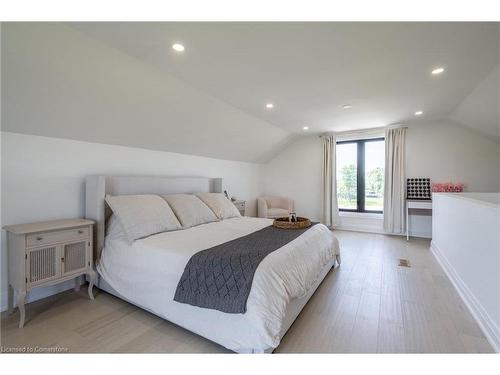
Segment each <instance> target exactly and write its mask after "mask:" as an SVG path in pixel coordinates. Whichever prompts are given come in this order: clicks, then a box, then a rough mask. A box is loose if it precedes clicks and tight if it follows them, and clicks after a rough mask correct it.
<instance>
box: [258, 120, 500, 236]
mask: <svg viewBox="0 0 500 375" xmlns="http://www.w3.org/2000/svg"><path fill="white" fill-rule="evenodd" d="M321 158H322V153H321V140H320V138H318V137H317V136H310V137H304V138H299V139H297V140H295V141H293V142H292V143H290V144H289V145H288V147H286V148H285V149H284V150H283V151H282V152H281V153H280V154H279V155H277V156H276V157H275V158H274V159H272V160H271V161H270V162H269V163H267V164H266V165H265V166H264V171H263V181H264V187H263V190H264V193H265V194H269V195H274V194H276V195H284V196H288V197H290V198H293V199H295V204H296V209H297V214H299V215H303V216H308V217H310V218H312V219H314V220H319V219H321V183H322V182H321V181H322V177H321ZM499 165H500V144H499V143H497V142H495V140H493V139H488V138H486V137H485V136H482V135H480V134H478V133H477V132H475V131H473V130H469V129H467V128H465V127H462V126H459V125H457V124H454V123H451V122H449V121H443V122H435V123H429V124H415V125H411V126H409V129H408V135H407V176H408V177H430V178H431V180H432V181H434V182H448V181H452V182H463V183H465V189H466V191H475V192H499V191H500V168H499ZM341 228H343V229H350V230H360V231H369V232H378V233H382V231H383V228H382V220H381V217H380V216H378V217H377V216H376V215H363V214H362V215H357V216H356V215H351V214H346V215H344V216H341ZM410 229H411V232H410V234H412V235H414V236H418V237H428V238H430V237H431V233H432V220H431V217H429V216H418V215H411V217H410Z"/></svg>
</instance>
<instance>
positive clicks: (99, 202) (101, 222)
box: [85, 176, 222, 262]
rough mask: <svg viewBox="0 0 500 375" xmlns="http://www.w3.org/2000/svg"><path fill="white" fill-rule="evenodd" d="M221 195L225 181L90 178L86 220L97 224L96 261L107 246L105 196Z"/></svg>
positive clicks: (157, 177) (203, 178) (166, 178)
mask: <svg viewBox="0 0 500 375" xmlns="http://www.w3.org/2000/svg"><path fill="white" fill-rule="evenodd" d="M198 192H212V193H222V178H208V177H162V176H88V177H87V178H86V180H85V217H86V218H87V219H92V220H95V221H96V226H95V229H94V244H95V245H94V261H95V262H97V261H98V260H99V258H100V256H101V251H102V249H103V247H104V236H105V230H106V219H107V218H108V217H109V216H110V214H111V212H110V211H109V208H108V207H107V205H106V204H105V201H104V198H105V197H106V194H111V195H131V194H158V195H166V194H181V193H185V194H191V193H198Z"/></svg>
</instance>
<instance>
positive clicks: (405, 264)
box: [399, 259, 411, 267]
mask: <svg viewBox="0 0 500 375" xmlns="http://www.w3.org/2000/svg"><path fill="white" fill-rule="evenodd" d="M399 266H400V267H411V266H410V261H409V260H408V259H400V260H399Z"/></svg>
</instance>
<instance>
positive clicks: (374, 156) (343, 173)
mask: <svg viewBox="0 0 500 375" xmlns="http://www.w3.org/2000/svg"><path fill="white" fill-rule="evenodd" d="M384 168H385V144H384V139H383V138H375V139H360V140H355V141H340V142H337V199H338V204H339V210H340V211H354V212H380V213H381V212H382V210H383V207H384Z"/></svg>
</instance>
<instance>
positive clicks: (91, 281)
mask: <svg viewBox="0 0 500 375" xmlns="http://www.w3.org/2000/svg"><path fill="white" fill-rule="evenodd" d="M87 275H88V276H89V289H88V292H89V298H90V299H91V300H94V292H93V291H92V289H93V288H94V283H95V278H96V273H95V272H93V271H92V272H89V273H88V274H87Z"/></svg>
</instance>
